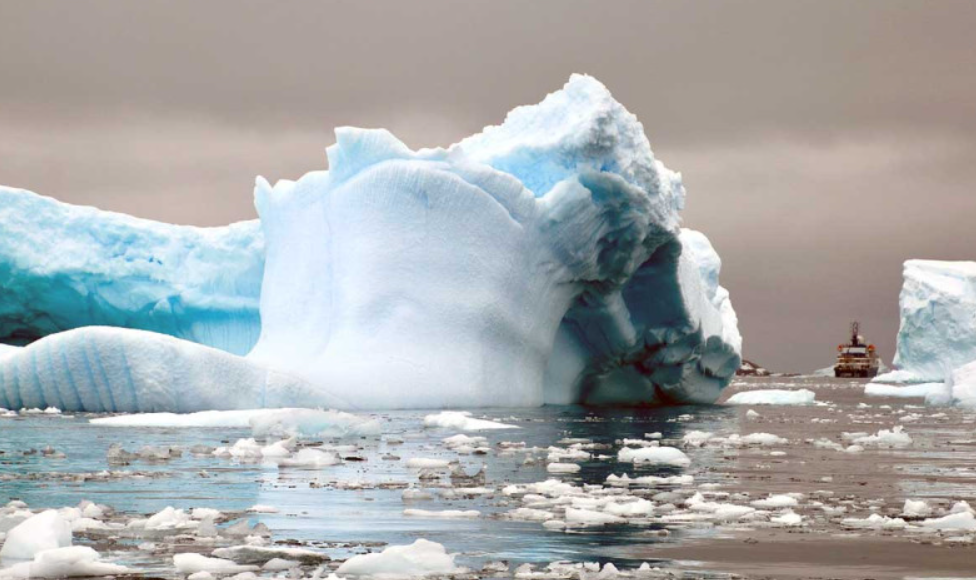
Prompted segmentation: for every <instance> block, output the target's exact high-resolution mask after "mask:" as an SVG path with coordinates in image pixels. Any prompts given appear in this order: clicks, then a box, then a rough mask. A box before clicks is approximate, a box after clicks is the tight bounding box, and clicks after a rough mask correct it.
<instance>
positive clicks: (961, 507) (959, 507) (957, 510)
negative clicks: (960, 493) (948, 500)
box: [949, 501, 976, 515]
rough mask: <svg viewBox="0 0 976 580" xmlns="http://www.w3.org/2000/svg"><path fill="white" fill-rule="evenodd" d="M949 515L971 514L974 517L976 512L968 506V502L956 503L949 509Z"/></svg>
mask: <svg viewBox="0 0 976 580" xmlns="http://www.w3.org/2000/svg"><path fill="white" fill-rule="evenodd" d="M949 513H950V514H966V513H968V514H973V515H976V510H974V509H973V508H972V506H970V505H969V502H968V501H957V502H956V503H954V504H952V508H950V509H949Z"/></svg>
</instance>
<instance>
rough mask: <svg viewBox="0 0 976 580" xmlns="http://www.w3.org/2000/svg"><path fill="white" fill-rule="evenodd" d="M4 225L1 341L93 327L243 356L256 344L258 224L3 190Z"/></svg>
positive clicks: (0, 240)
mask: <svg viewBox="0 0 976 580" xmlns="http://www.w3.org/2000/svg"><path fill="white" fill-rule="evenodd" d="M0 224H2V232H3V235H0V273H2V278H3V283H2V286H0V291H2V294H0V296H2V299H0V341H2V340H4V339H5V338H9V337H15V336H22V337H35V338H36V337H40V336H46V335H48V334H52V333H55V332H58V331H62V330H68V329H71V328H77V327H79V326H90V325H102V326H119V327H125V328H138V329H143V330H152V331H155V332H161V333H164V334H170V335H173V336H177V337H180V338H185V339H187V340H191V341H194V342H199V343H201V344H206V345H210V346H213V347H216V348H220V349H223V350H226V351H228V352H233V353H237V354H246V353H247V352H248V351H249V350H250V348H251V347H252V346H253V345H254V342H255V341H256V340H257V337H258V334H259V332H260V320H259V318H258V301H259V297H260V289H261V278H262V274H263V269H264V241H263V236H262V234H261V230H260V225H259V224H258V222H257V221H250V222H240V223H236V224H232V225H229V226H225V227H219V228H197V227H191V226H177V225H170V224H164V223H160V222H154V221H150V220H144V219H138V218H134V217H131V216H128V215H124V214H118V213H112V212H107V211H101V210H98V209H95V208H92V207H82V206H74V205H70V204H66V203H61V202H58V201H56V200H54V199H51V198H49V197H43V196H40V195H37V194H34V193H32V192H29V191H26V190H22V189H14V188H10V187H3V186H0Z"/></svg>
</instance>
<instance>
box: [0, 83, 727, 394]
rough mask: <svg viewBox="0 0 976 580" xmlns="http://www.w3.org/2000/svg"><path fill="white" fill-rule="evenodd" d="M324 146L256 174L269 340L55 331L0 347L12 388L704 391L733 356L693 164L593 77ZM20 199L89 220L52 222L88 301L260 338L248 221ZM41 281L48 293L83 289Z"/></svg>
mask: <svg viewBox="0 0 976 580" xmlns="http://www.w3.org/2000/svg"><path fill="white" fill-rule="evenodd" d="M327 153H328V158H329V170H328V171H316V172H311V173H308V174H306V175H305V176H304V177H302V178H301V179H299V180H298V181H280V182H278V183H277V184H276V185H275V186H274V187H273V188H272V187H271V186H270V185H269V184H268V183H267V182H266V181H265V180H263V179H261V178H259V179H258V181H257V185H256V188H255V204H256V206H257V209H258V212H259V214H260V217H261V228H262V230H263V233H264V240H265V246H266V255H265V263H264V274H263V280H262V285H261V290H260V321H261V322H260V326H261V329H260V339H259V340H258V342H257V344H256V345H255V347H254V349H253V350H252V351H251V352H250V354H248V356H247V357H246V358H241V357H235V356H232V355H226V354H224V353H220V352H217V351H214V350H212V349H208V348H206V347H201V346H199V345H194V344H190V343H184V342H180V341H173V340H171V339H166V340H164V339H165V337H162V338H159V337H157V336H156V335H145V334H139V333H137V332H135V331H130V332H123V333H121V334H104V332H105V331H86V332H81V333H76V334H67V335H65V336H61V335H55V336H52V337H49V338H47V339H45V340H42V341H38V342H37V343H35V344H33V345H31V346H30V347H28V348H27V349H24V351H23V352H20V353H16V354H14V355H12V356H9V357H7V358H4V359H3V361H4V363H3V364H2V365H0V369H3V371H4V373H5V374H4V382H3V383H0V392H2V393H3V396H5V397H7V403H8V406H14V407H16V406H40V407H43V406H45V405H55V406H58V407H60V408H64V409H72V410H74V409H85V410H94V411H101V410H117V411H178V412H185V411H196V410H202V409H240V408H251V407H255V406H258V407H260V406H282V405H286V406H292V405H301V406H319V405H321V406H330V407H338V408H345V409H357V408H358V409H363V408H373V409H380V408H408V407H413V408H418V407H419V408H443V407H479V406H531V405H539V404H542V403H543V402H551V403H576V402H585V403H591V404H601V403H622V404H662V403H689V402H690V403H696V402H712V401H714V400H715V399H716V398H717V397H718V395H719V392H720V390H721V389H722V388H723V387H724V386H725V385H726V384H727V383H728V382H729V380H730V379H731V377H732V375H733V374H734V372H735V370H736V369H737V368H738V366H739V360H740V357H739V352H740V349H741V344H740V343H741V339H740V337H739V334H738V330H737V328H736V319H735V313H734V311H733V310H732V307H731V304H730V302H729V300H728V293H727V292H726V291H725V290H724V289H723V288H721V286H719V285H718V275H719V269H720V265H721V262H720V260H719V258H718V255H717V254H716V253H715V251H714V250H713V249H712V247H711V245H710V244H709V243H708V240H707V239H706V238H705V237H704V236H703V235H701V234H699V233H697V232H693V231H690V230H684V231H682V230H681V229H680V228H679V221H680V220H679V215H678V212H679V210H680V209H681V208H682V206H683V204H684V189H683V187H682V185H681V180H680V176H679V175H678V174H676V173H674V172H672V171H670V170H668V169H667V168H666V167H664V166H663V165H662V164H661V163H660V162H659V161H658V160H657V159H655V157H654V155H653V153H652V152H651V149H650V145H649V143H648V141H647V138H646V137H645V136H644V132H643V127H642V125H641V124H640V123H639V122H638V121H637V119H636V117H634V116H633V115H632V114H630V113H629V112H627V111H626V109H624V108H623V106H622V105H620V104H619V103H617V102H616V101H615V100H614V99H613V98H612V96H611V95H610V93H609V91H607V89H606V88H605V87H604V86H603V85H602V84H600V83H599V82H598V81H596V80H594V79H592V78H590V77H586V76H579V75H575V76H573V77H572V78H571V79H570V81H569V82H568V83H567V84H566V86H565V87H564V88H563V90H561V91H557V92H555V93H553V94H551V95H549V96H548V97H547V98H546V99H545V100H544V101H543V102H542V103H540V104H538V105H534V106H527V107H520V108H518V109H515V110H514V111H512V112H511V113H510V114H509V115H508V117H507V118H506V120H505V122H504V123H503V124H502V125H500V126H497V127H489V128H487V129H486V130H485V131H484V132H483V133H481V134H478V135H474V136H472V137H469V138H468V139H465V140H463V141H461V142H460V143H458V144H455V145H453V146H451V147H449V148H447V149H424V150H420V151H412V150H410V149H409V148H408V147H407V146H406V145H404V144H403V143H402V142H400V141H399V140H397V139H396V138H395V137H394V136H393V135H392V134H390V133H389V132H387V131H385V130H363V129H353V128H340V129H337V131H336V144H335V145H333V146H331V147H329V148H328V150H327ZM18 199H25V197H24V196H23V195H20V196H18ZM26 199H30V200H32V203H34V204H40V205H41V206H43V207H44V208H47V209H48V210H49V211H52V212H55V213H56V214H57V217H56V218H53V219H52V220H51V221H52V222H57V221H59V220H60V221H62V222H64V223H67V224H69V225H70V224H72V223H73V221H74V220H75V219H78V220H80V221H79V223H78V224H77V226H76V227H74V228H69V229H67V230H65V231H64V232H62V234H61V237H62V238H64V239H68V240H74V239H75V238H79V239H81V240H83V241H84V243H79V244H78V249H76V250H72V251H75V255H73V256H71V255H65V256H63V257H59V258H58V259H57V260H54V262H56V263H58V264H62V266H61V267H62V268H64V269H67V268H69V267H70V266H71V265H72V264H77V263H82V264H85V262H84V260H86V259H90V258H91V256H90V255H89V254H91V255H94V256H96V258H98V259H101V260H102V261H103V262H105V264H106V265H104V267H103V269H102V270H99V269H98V268H96V267H95V266H93V265H85V266H84V267H82V268H81V269H80V270H69V271H68V273H67V274H66V275H65V277H66V280H67V283H66V286H67V287H71V288H73V289H74V288H80V290H79V294H81V295H82V296H84V297H85V299H86V300H90V301H91V304H94V305H95V306H97V307H96V308H92V307H88V311H94V312H99V313H101V312H103V311H106V308H105V307H103V306H102V305H103V303H107V304H110V305H113V306H112V307H113V308H115V310H112V311H113V312H115V311H117V312H118V313H128V314H130V315H134V316H135V315H136V314H137V315H138V316H136V318H137V319H138V320H139V321H143V319H145V324H144V326H148V327H151V328H155V329H157V330H161V331H163V332H167V333H169V334H173V335H176V336H185V337H187V338H192V339H193V340H196V341H198V342H202V343H208V344H215V345H217V346H221V347H222V348H224V349H226V350H229V351H232V352H242V350H243V349H244V348H246V346H247V345H248V344H249V343H250V340H251V337H253V331H254V329H255V328H256V326H255V325H256V318H255V317H254V316H253V311H252V310H248V309H249V308H252V307H253V297H254V295H256V290H255V289H254V287H253V283H254V280H255V279H256V276H257V275H260V268H261V265H260V259H259V258H258V257H256V256H258V255H259V254H260V241H259V237H258V236H256V234H255V232H254V231H253V224H238V225H236V226H229V227H228V228H220V229H213V230H201V229H198V228H178V227H176V226H164V225H161V224H155V223H153V222H145V221H143V220H134V219H132V218H127V217H125V216H116V215H114V214H105V213H104V212H97V211H96V210H78V209H76V208H73V209H71V210H66V209H65V208H64V206H63V205H61V204H57V203H55V202H52V201H49V200H48V201H44V200H43V198H38V197H36V196H34V197H29V196H28V197H27V198H26ZM28 209H30V208H28ZM58 212H60V213H58ZM18 216H19V217H18ZM21 218H23V215H22V213H17V212H14V213H13V214H11V215H10V216H4V220H7V219H10V220H12V221H15V220H17V219H21ZM27 221H28V222H30V223H33V224H34V225H35V226H38V225H41V226H45V227H46V226H47V222H45V221H41V222H40V223H39V224H38V223H37V222H36V221H31V220H27ZM57 227H66V226H63V224H62V226H57ZM57 227H55V226H53V225H52V226H51V228H53V229H52V230H51V231H55V232H61V230H58V229H57ZM22 229H29V228H27V227H26V226H25V227H23V228H22ZM42 231H46V230H42ZM46 235H50V234H49V233H46ZM86 236H88V237H86ZM89 237H93V238H94V239H89ZM69 245H70V244H69ZM157 246H158V247H159V248H161V250H160V251H157ZM93 247H94V248H95V249H96V250H98V251H95V252H93V250H92V248H93ZM104 248H109V250H104ZM163 250H165V251H163ZM18 251H19V250H18ZM167 252H168V253H167ZM8 253H10V254H11V255H20V254H18V252H8ZM21 253H23V252H21ZM69 254H70V252H69ZM120 256H121V259H120ZM25 260H26V262H25V265H24V266H23V268H25V269H27V270H30V268H34V270H30V271H31V272H34V271H35V270H36V271H37V272H36V274H31V275H22V274H17V276H18V277H23V278H24V279H26V280H28V281H31V280H34V281H35V285H36V286H39V287H42V288H45V289H47V288H48V286H49V284H48V282H49V280H50V279H51V278H52V273H51V272H52V271H50V270H45V269H44V268H43V267H42V266H44V267H46V266H45V264H47V262H48V260H45V259H42V257H39V256H32V255H27V256H26V258H25ZM157 261H158V262H162V264H157V263H156V262H157ZM225 266H226V268H225ZM103 270H104V271H103ZM93 271H94V272H98V273H99V274H98V276H94V277H95V278H97V279H99V280H103V281H104V284H102V285H96V290H91V289H89V287H88V286H86V284H87V282H88V280H89V279H90V278H92V277H93V276H92V274H91V273H92V272H93ZM175 272H177V273H179V274H177V273H175ZM99 276H101V278H99ZM53 277H54V278H55V279H57V276H56V275H54V276H53ZM157 278H159V281H158V284H157ZM18 279H19V278H18ZM187 280H188V281H187ZM180 281H182V282H180ZM180 283H182V284H184V285H185V286H184V287H178V284H180ZM156 290H158V291H156ZM45 291H47V292H49V293H50V292H53V294H51V296H52V297H51V298H50V300H51V301H52V305H50V306H44V311H45V312H47V311H57V312H60V311H61V310H63V311H65V312H72V313H76V312H77V311H84V310H85V308H86V307H87V304H85V305H79V304H78V303H77V301H75V302H72V300H75V295H73V294H71V293H70V292H65V291H62V290H59V289H55V291H50V290H45ZM147 293H148V298H146V297H145V296H144V294H147ZM21 294H24V295H30V293H28V292H21ZM116 294H124V296H116ZM17 295H19V294H17ZM105 296H109V297H111V300H108V299H106V298H104V297H105ZM140 297H141V298H140ZM139 300H142V302H139ZM26 301H27V300H21V301H19V302H17V301H15V305H16V304H21V303H23V302H26ZM143 302H145V304H143ZM116 303H118V304H120V305H118V306H116ZM63 305H66V306H64V307H63V308H61V307H62V306H63ZM140 305H141V306H140ZM174 305H175V307H174ZM56 307H57V308H56ZM17 308H19V309H20V310H22V311H23V310H25V308H26V307H24V306H17ZM58 308H61V310H58ZM235 309H236V310H235ZM157 312H161V313H162V315H159V316H157V314H155V313H157ZM133 313H135V314H133ZM99 315H100V316H101V314H99ZM120 316H121V314H120ZM140 317H142V318H140ZM160 320H163V321H165V322H166V323H165V324H163V323H160V322H159V321H160ZM97 321H98V320H95V322H97ZM90 322H92V321H89V322H88V323H90ZM103 322H106V321H103ZM81 323H85V322H84V321H82V322H81ZM107 323H109V324H117V325H119V326H140V324H142V322H133V321H132V320H128V319H125V320H121V321H119V322H116V321H114V320H108V321H107ZM152 324H156V325H157V326H156V327H153V326H152ZM167 324H170V326H166V325H167ZM181 325H186V328H187V329H188V330H187V329H184V326H181ZM66 326H70V325H66ZM24 332H25V333H26V332H27V331H24ZM225 333H226V334H225ZM249 333H250V334H249ZM91 343H94V345H95V346H94V347H93V346H92V344H91ZM92 353H95V354H92ZM0 356H2V355H0ZM92 359H94V362H93V360H92ZM109 360H111V363H109V362H107V361H109ZM96 363H101V364H102V367H101V368H100V367H99V366H98V364H96ZM271 369H273V370H271ZM6 373H12V374H11V377H12V378H11V379H10V380H7V374H6ZM167 373H170V374H169V375H167ZM196 391H199V392H196ZM2 402H3V401H0V403H2Z"/></svg>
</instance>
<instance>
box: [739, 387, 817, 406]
mask: <svg viewBox="0 0 976 580" xmlns="http://www.w3.org/2000/svg"><path fill="white" fill-rule="evenodd" d="M816 398H817V395H816V394H815V393H814V392H813V391H811V390H809V389H796V390H791V389H759V390H755V391H742V392H741V393H736V394H734V395H732V396H731V397H729V399H728V400H727V401H726V402H725V404H727V405H810V404H812V403H813V402H814V401H815V400H816Z"/></svg>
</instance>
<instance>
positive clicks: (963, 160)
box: [0, 0, 976, 371]
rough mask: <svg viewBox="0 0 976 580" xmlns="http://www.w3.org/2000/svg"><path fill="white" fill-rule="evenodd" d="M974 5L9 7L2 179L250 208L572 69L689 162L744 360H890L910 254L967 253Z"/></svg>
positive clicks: (696, 218) (171, 206)
mask: <svg viewBox="0 0 976 580" xmlns="http://www.w3.org/2000/svg"><path fill="white" fill-rule="evenodd" d="M974 28H976V2H970V1H959V2H952V1H938V2H931V1H922V0H918V1H915V2H900V1H895V0H878V1H866V0H865V1H858V2H849V1H846V0H845V1H838V2H829V1H823V0H818V1H816V2H801V1H783V0H773V1H768V2H767V1H745V2H724V1H715V2H678V1H674V2H650V1H646V0H641V1H635V2H619V1H615V2H602V1H601V2H597V1H592V2H576V1H572V0H554V1H544V0H531V1H519V2H509V1H500V0H492V1H491V2H488V1H484V2H481V1H478V2H474V1H471V2H463V1H460V0H445V1H438V2H431V1H426V0H425V1H420V2H418V1H410V2H407V1H396V2H368V1H337V2H324V1H322V2H297V1H290V2H270V1H269V2H246V1H241V0H234V1H226V2H224V1H221V2H213V1H208V2H162V1H148V0H143V1H138V2H121V1H103V2H88V1H80V0H73V1H70V2H5V3H3V4H2V5H0V183H3V184H6V185H12V186H17V187H23V188H27V189H31V190H34V191H36V192H38V193H42V194H45V195H50V196H53V197H56V198H58V199H61V200H64V201H68V202H72V203H81V204H89V205H95V206H98V207H101V208H105V209H111V210H116V211H123V212H127V213H131V214H135V215H138V216H142V217H148V218H154V219H160V220H165V221H171V222H179V223H190V224H198V225H220V224H225V223H227V222H230V221H235V220H241V219H250V218H253V217H255V212H254V209H253V206H252V201H251V195H252V190H253V183H254V176H255V175H258V174H260V175H264V176H266V177H268V178H269V179H271V180H272V181H274V180H275V179H278V178H297V177H299V176H300V175H302V174H303V173H304V172H306V171H309V170H312V169H320V168H323V167H324V166H325V157H324V152H323V150H324V147H326V146H327V145H329V144H330V143H332V141H333V134H332V128H333V127H334V126H337V125H356V126H363V127H387V128H389V129H390V130H392V131H393V132H394V133H395V134H397V135H398V136H399V137H400V138H401V139H403V140H404V141H405V142H406V143H407V144H409V145H410V146H412V147H415V148H416V147H421V146H436V145H448V144H450V143H453V142H455V141H457V140H459V139H460V138H461V137H463V136H465V135H468V134H470V133H473V132H476V131H478V130H480V129H481V127H483V126H484V125H486V124H495V123H498V122H500V121H501V120H502V119H503V118H504V115H505V113H506V112H507V111H508V110H509V109H510V108H512V107H514V106H516V105H519V104H524V103H535V102H537V101H539V100H540V99H541V98H542V97H543V96H545V94H546V93H548V92H550V91H553V90H556V89H558V88H559V87H561V86H562V84H563V83H564V82H565V81H566V79H567V78H568V77H569V75H570V74H571V73H572V72H586V73H589V74H592V75H594V76H596V77H597V78H599V79H600V80H601V81H603V82H604V83H605V84H606V85H607V86H608V87H609V88H610V90H611V91H612V92H613V93H614V96H615V97H616V98H617V100H619V101H620V102H622V103H623V104H624V105H625V106H626V107H627V108H629V109H630V110H631V111H632V112H634V113H636V114H637V116H638V117H639V118H640V119H641V121H642V122H643V123H644V127H645V129H646V130H647V133H648V137H649V138H650V140H651V145H652V147H653V149H654V151H655V153H656V154H657V156H658V157H659V158H660V159H662V160H663V161H664V162H665V164H667V165H668V166H669V167H671V168H672V169H676V170H679V171H681V172H682V173H683V175H684V181H685V185H686V187H687V190H688V207H687V210H686V211H685V214H684V218H685V225H686V226H688V227H692V228H696V229H699V230H702V231H704V232H705V233H706V234H707V235H708V236H709V237H710V238H711V240H712V242H713V243H714V245H715V247H716V248H717V249H718V251H719V253H720V254H721V255H722V258H723V273H722V283H723V284H724V285H725V286H726V287H728V288H729V290H730V291H731V293H732V300H733V304H734V305H735V308H736V310H737V311H738V313H739V321H740V329H741V330H742V333H743V335H744V337H745V353H744V354H745V356H746V357H747V358H750V359H753V360H755V361H757V362H759V363H760V364H764V365H766V366H768V367H770V368H773V369H776V370H797V371H808V370H812V369H814V368H818V367H823V366H827V365H830V364H832V362H833V357H834V354H835V350H834V349H835V346H836V345H837V343H839V342H841V341H843V340H844V339H845V338H846V333H847V325H848V323H849V322H850V321H851V320H852V319H855V318H857V319H860V320H861V322H862V328H863V332H864V333H865V334H866V335H867V337H868V338H869V339H870V340H871V341H873V342H875V343H877V344H878V345H879V348H880V350H881V354H882V355H883V356H884V358H885V359H886V360H889V361H890V358H891V356H892V355H893V354H894V345H895V336H896V333H897V330H898V292H899V289H900V286H901V264H902V261H903V260H905V259H907V258H933V259H976V32H974Z"/></svg>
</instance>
